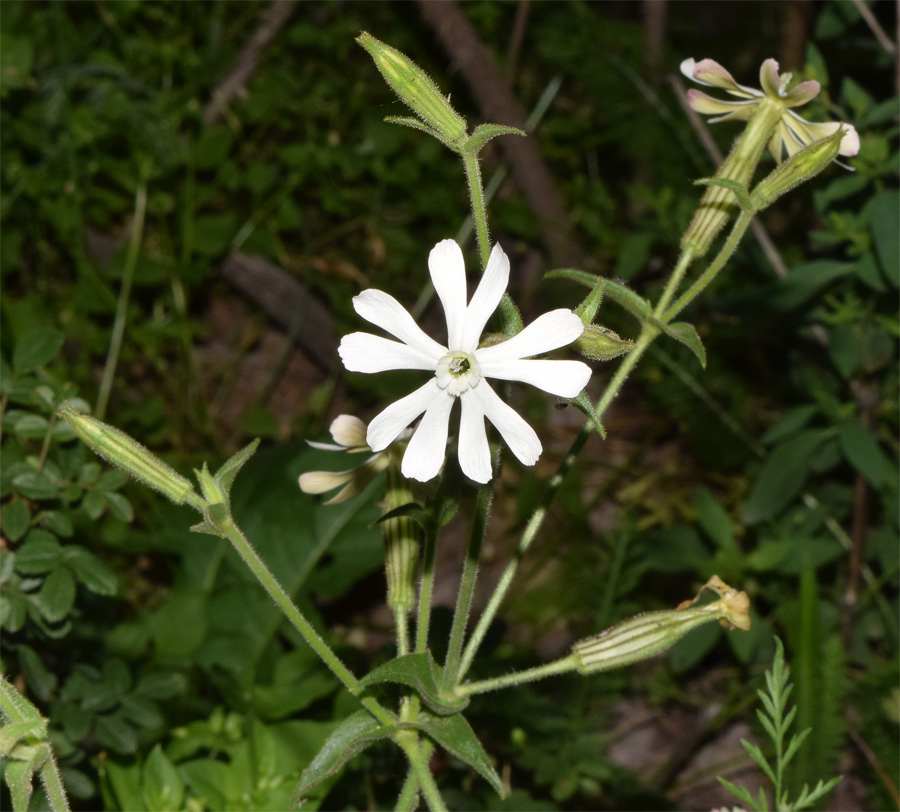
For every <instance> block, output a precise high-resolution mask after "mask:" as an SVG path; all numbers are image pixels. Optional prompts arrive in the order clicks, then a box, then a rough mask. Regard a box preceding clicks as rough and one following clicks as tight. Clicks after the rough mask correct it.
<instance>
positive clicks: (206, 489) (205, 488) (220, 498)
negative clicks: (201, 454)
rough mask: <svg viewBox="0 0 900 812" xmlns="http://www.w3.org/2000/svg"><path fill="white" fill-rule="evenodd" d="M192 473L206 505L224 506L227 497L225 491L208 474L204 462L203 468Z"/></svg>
mask: <svg viewBox="0 0 900 812" xmlns="http://www.w3.org/2000/svg"><path fill="white" fill-rule="evenodd" d="M194 473H195V474H196V475H197V481H198V482H199V483H200V491H201V492H202V493H203V498H204V499H206V501H207V503H208V504H210V505H224V504H225V503H227V501H228V497H227V495H226V494H225V491H223V490H222V486H221V485H219V483H218V482H216V480H215V477H214V476H213V475H212V474H211V473H210V472H209V468H208V467H207V465H206V463H205V462H204V463H203V468H201V469H200V470H199V471H197V470H195V471H194Z"/></svg>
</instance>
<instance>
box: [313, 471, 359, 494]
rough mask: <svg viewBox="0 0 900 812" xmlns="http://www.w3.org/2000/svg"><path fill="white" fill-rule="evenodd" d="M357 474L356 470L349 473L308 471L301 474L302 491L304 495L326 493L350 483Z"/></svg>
mask: <svg viewBox="0 0 900 812" xmlns="http://www.w3.org/2000/svg"><path fill="white" fill-rule="evenodd" d="M355 474H356V469H355V468H351V469H350V470H349V471H308V472H307V473H305V474H300V490H301V491H303V493H312V494H319V493H325V492H326V491H330V490H332V489H333V488H337V487H338V486H339V485H343V484H344V483H346V482H349V481H350V480H351V479H353V477H354V475H355Z"/></svg>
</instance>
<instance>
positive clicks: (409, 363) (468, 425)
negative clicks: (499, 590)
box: [339, 240, 591, 483]
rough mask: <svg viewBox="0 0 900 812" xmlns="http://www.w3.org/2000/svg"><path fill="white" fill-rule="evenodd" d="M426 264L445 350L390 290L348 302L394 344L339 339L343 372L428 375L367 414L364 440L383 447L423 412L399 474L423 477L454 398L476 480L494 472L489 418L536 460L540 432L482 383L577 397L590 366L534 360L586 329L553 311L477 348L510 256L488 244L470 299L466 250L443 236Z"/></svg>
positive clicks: (434, 467) (435, 461)
mask: <svg viewBox="0 0 900 812" xmlns="http://www.w3.org/2000/svg"><path fill="white" fill-rule="evenodd" d="M428 269H429V271H430V273H431V279H432V281H433V282H434V287H435V290H436V291H437V294H438V297H439V298H440V300H441V304H442V305H443V307H444V314H445V316H446V319H447V336H448V337H447V346H443V345H441V344H439V343H438V342H437V341H435V340H434V339H432V338H430V337H429V336H427V335H426V334H425V333H424V332H423V331H422V330H421V329H420V328H419V326H418V325H417V324H416V323H415V321H414V320H413V317H412V316H411V315H410V314H409V313H408V312H407V311H406V309H405V308H404V307H403V306H402V305H401V304H400V303H399V302H398V301H397V300H396V299H394V297H393V296H389V295H388V294H387V293H384V292H382V291H380V290H364V291H363V292H362V293H360V294H359V296H355V297H354V299H353V307H354V308H355V310H356V312H357V313H358V314H359V315H360V316H362V317H363V318H364V319H366V321H369V322H371V323H372V324H374V325H375V326H377V327H380V328H381V329H382V330H385V331H387V332H388V333H390V334H391V335H392V336H394V337H395V338H398V339H400V341H399V342H398V341H391V340H390V339H387V338H381V337H379V336H375V335H371V334H370V333H351V334H350V335H347V336H344V338H343V339H342V341H341V346H340V349H339V352H340V355H341V359H342V360H343V362H344V366H345V367H346V368H347V369H348V370H350V371H351V372H366V373H372V372H384V371H386V370H390V369H421V370H425V371H428V372H432V373H433V377H431V378H430V379H429V380H428V382H427V383H426V384H425V385H424V386H421V387H420V388H419V389H417V390H415V391H414V392H412V393H411V394H409V395H407V396H406V397H404V398H401V399H400V400H398V401H397V402H396V403H392V404H391V405H390V406H388V407H387V408H386V409H385V410H384V411H382V412H381V413H380V414H379V415H378V416H377V417H375V419H374V420H372V422H371V423H370V424H369V429H368V432H367V434H366V439H367V442H368V444H369V446H370V447H371V449H372V450H373V451H376V452H377V451H382V450H383V449H385V448H387V446H388V445H389V444H390V443H391V442H392V441H393V440H394V439H395V438H396V437H397V436H398V435H399V434H400V432H402V431H403V429H405V428H406V427H407V426H409V424H410V423H412V421H413V420H415V419H416V418H417V417H418V416H419V415H421V414H423V413H424V416H423V417H422V420H421V422H420V423H419V426H418V428H417V429H416V430H415V432H414V434H413V436H412V438H411V439H410V441H409V445H408V446H407V448H406V453H405V454H404V455H403V463H402V468H401V470H402V473H403V475H404V476H406V477H409V478H411V479H417V480H419V481H421V482H426V481H428V480H429V479H431V478H432V477H434V476H436V475H437V473H438V472H439V471H440V469H441V465H442V464H443V461H444V454H445V450H446V445H447V434H448V425H449V420H450V411H451V409H452V408H453V404H454V402H455V401H456V400H459V401H460V408H461V417H460V429H459V443H458V445H459V464H460V467H461V468H462V470H463V473H465V474H466V476H468V477H469V478H471V479H473V480H475V481H476V482H481V483H484V482H488V481H489V480H490V478H491V455H490V448H489V447H488V441H487V434H486V430H485V424H484V419H485V418H487V419H488V420H489V421H490V422H491V423H492V424H493V425H494V426H495V427H496V428H497V430H498V431H499V432H500V435H501V437H503V439H504V441H505V442H506V444H507V445H508V446H509V447H510V449H511V451H512V452H513V454H515V455H516V457H518V458H519V460H521V461H522V462H523V463H524V464H525V465H534V463H535V462H537V459H538V457H539V456H540V454H541V450H542V449H541V442H540V440H539V439H538V437H537V434H535V432H534V429H532V428H531V426H529V425H528V424H527V423H526V422H525V421H524V420H523V419H522V418H521V417H520V416H519V415H518V414H517V413H516V411H515V410H514V409H512V408H511V407H510V406H508V405H507V404H506V403H504V402H503V401H502V400H501V399H500V397H499V396H498V395H497V394H496V393H495V392H494V390H493V389H492V388H491V387H490V386H489V385H488V382H487V380H485V379H486V378H496V379H498V380H503V381H521V382H523V383H529V384H531V385H532V386H536V387H537V388H538V389H542V390H544V391H545V392H549V393H551V394H553V395H558V396H560V397H565V398H572V397H575V396H576V395H578V393H579V392H580V391H581V390H582V389H583V388H584V386H585V384H587V382H588V379H589V378H590V375H591V370H590V367H588V366H587V364H583V363H582V362H580V361H547V360H534V359H533V358H532V356H535V355H539V354H541V353H545V352H548V351H550V350H555V349H558V348H559V347H564V346H566V345H567V344H570V343H572V342H573V341H574V340H575V339H576V338H578V337H579V336H580V335H581V333H582V332H583V330H584V325H583V324H582V322H581V319H580V318H578V316H576V315H575V314H574V313H573V312H572V311H571V310H553V311H551V312H549V313H545V314H544V315H542V316H540V317H539V318H538V319H536V320H535V321H534V322H533V323H532V324H530V325H529V326H528V327H526V328H525V329H524V330H522V331H521V332H520V333H518V334H516V335H514V336H513V337H512V338H509V339H507V340H506V341H502V342H501V343H499V344H494V345H493V346H489V347H479V346H478V342H479V339H480V338H481V333H482V331H483V330H484V327H485V325H486V324H487V321H488V318H490V316H491V314H492V313H493V312H494V311H495V310H496V308H497V305H498V304H499V303H500V299H501V298H502V296H503V293H504V291H505V290H506V285H507V282H508V281H509V260H508V259H507V257H506V254H504V253H503V250H502V249H501V248H500V246H499V245H495V246H494V250H493V251H492V252H491V256H490V260H489V261H488V264H487V268H486V269H485V272H484V276H482V278H481V281H480V282H479V284H478V287H477V289H476V290H475V293H474V295H473V296H472V299H471V301H469V302H468V304H467V302H466V299H467V289H466V271H465V264H464V262H463V255H462V251H461V250H460V248H459V246H458V245H457V244H456V243H455V242H454V241H453V240H444V241H443V242H439V243H438V244H437V245H436V246H435V247H434V248H433V249H432V251H431V254H430V255H429V257H428Z"/></svg>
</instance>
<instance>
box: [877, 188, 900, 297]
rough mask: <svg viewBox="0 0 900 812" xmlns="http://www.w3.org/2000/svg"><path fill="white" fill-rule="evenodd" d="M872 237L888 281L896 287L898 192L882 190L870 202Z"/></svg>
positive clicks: (899, 267) (899, 252)
mask: <svg viewBox="0 0 900 812" xmlns="http://www.w3.org/2000/svg"><path fill="white" fill-rule="evenodd" d="M870 217H871V225H872V237H873V239H874V242H875V253H876V254H877V255H878V260H879V262H880V263H881V268H882V270H883V271H884V275H885V276H886V277H887V279H888V281H890V283H891V284H892V285H893V286H894V287H895V288H896V287H897V285H898V283H900V280H898V273H900V262H898V257H900V229H898V228H897V223H898V221H900V192H897V191H892V192H883V193H882V194H880V195H879V196H878V197H877V198H875V201H874V202H873V203H872V208H871V213H870Z"/></svg>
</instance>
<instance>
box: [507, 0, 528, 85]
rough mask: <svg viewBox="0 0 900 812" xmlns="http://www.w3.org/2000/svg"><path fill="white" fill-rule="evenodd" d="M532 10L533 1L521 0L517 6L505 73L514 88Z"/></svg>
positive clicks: (509, 83)
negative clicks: (529, 13) (529, 14)
mask: <svg viewBox="0 0 900 812" xmlns="http://www.w3.org/2000/svg"><path fill="white" fill-rule="evenodd" d="M530 10H531V0H519V3H518V5H517V6H516V19H515V20H514V22H513V30H512V34H511V35H510V37H509V48H508V49H507V54H506V69H505V70H504V71H503V73H504V76H505V77H506V83H507V84H508V85H509V86H510V87H513V85H514V84H515V78H516V71H517V70H518V68H519V57H520V56H521V55H522V42H523V41H524V40H525V30H526V29H527V27H528V12H529V11H530Z"/></svg>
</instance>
